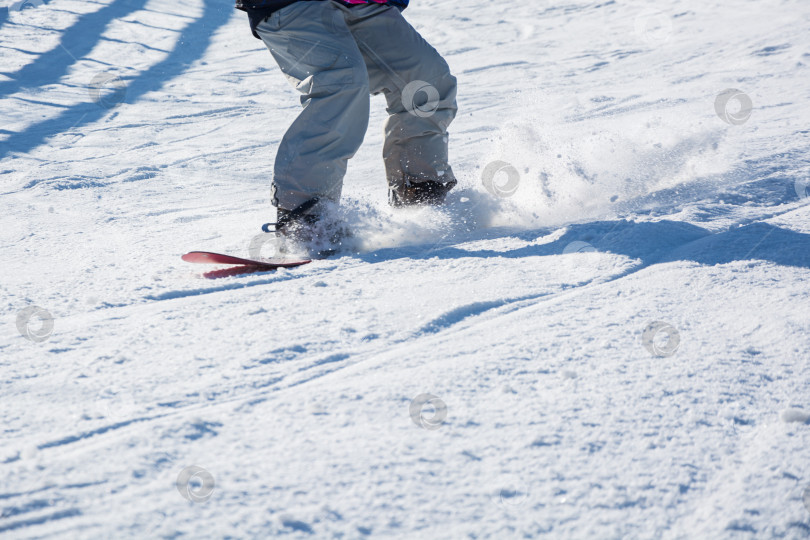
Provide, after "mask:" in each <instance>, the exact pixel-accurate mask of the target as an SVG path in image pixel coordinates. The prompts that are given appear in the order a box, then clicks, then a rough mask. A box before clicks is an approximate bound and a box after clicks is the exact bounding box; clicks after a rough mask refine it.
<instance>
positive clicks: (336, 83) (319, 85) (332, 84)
mask: <svg viewBox="0 0 810 540" xmlns="http://www.w3.org/2000/svg"><path fill="white" fill-rule="evenodd" d="M287 53H288V54H289V57H290V59H291V60H292V61H291V62H290V63H289V65H287V66H284V67H283V68H282V71H284V72H285V74H286V75H288V76H289V77H292V78H294V79H296V80H298V81H299V84H298V85H297V88H298V90H299V91H301V92H303V93H305V94H309V93H312V92H313V91H322V90H323V91H334V90H335V89H338V88H341V87H345V86H349V85H352V84H354V66H352V63H351V60H350V59H349V57H348V56H347V55H346V54H344V53H343V52H341V51H339V50H336V49H333V48H331V47H328V46H326V45H324V44H323V43H316V42H312V41H309V40H305V39H300V38H296V37H290V38H289V39H288V41H287Z"/></svg>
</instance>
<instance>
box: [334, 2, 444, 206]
mask: <svg viewBox="0 0 810 540" xmlns="http://www.w3.org/2000/svg"><path fill="white" fill-rule="evenodd" d="M342 9H343V10H344V11H345V12H346V13H347V16H346V21H347V23H348V27H349V30H350V31H351V33H352V36H353V37H354V39H355V41H356V42H357V45H358V46H359V47H360V51H361V52H362V54H363V58H364V59H365V62H366V67H367V69H368V77H369V82H370V89H371V92H372V93H373V94H378V93H383V94H384V95H385V98H386V100H387V103H388V109H387V111H388V114H389V117H388V119H387V121H386V123H385V144H384V147H383V160H384V161H385V169H386V176H387V179H388V185H389V189H391V190H393V191H394V192H396V191H397V190H401V189H402V188H403V186H404V185H405V184H410V183H418V182H423V181H425V180H431V181H435V182H439V183H441V184H445V185H446V184H448V183H452V184H455V178H454V176H453V172H452V169H451V168H450V164H449V162H448V150H447V147H448V136H447V127H448V126H449V125H450V123H451V122H452V121H453V118H454V117H455V115H456V110H457V106H456V78H455V77H454V76H453V75H452V74H451V73H450V68H449V66H448V65H447V62H445V60H444V58H442V56H441V55H440V54H439V53H438V52H437V51H436V50H435V49H434V48H433V47H432V46H430V44H428V43H427V42H426V41H425V40H424V39H423V38H422V36H420V35H419V33H418V32H417V31H416V30H415V29H414V28H413V27H412V26H411V25H410V24H409V23H408V22H407V21H406V20H405V18H404V17H403V16H402V14H401V13H400V12H399V10H398V9H396V8H395V7H391V6H385V5H380V4H368V5H361V6H354V7H352V8H342ZM449 187H452V185H451V186H449ZM441 198H442V199H443V193H442V197H441Z"/></svg>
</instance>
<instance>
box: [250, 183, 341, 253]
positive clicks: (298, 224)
mask: <svg viewBox="0 0 810 540" xmlns="http://www.w3.org/2000/svg"><path fill="white" fill-rule="evenodd" d="M318 201H319V199H318V198H317V197H316V198H313V199H310V200H308V201H307V202H305V203H304V204H302V205H300V206H298V207H297V208H294V209H293V210H287V209H285V208H281V207H278V208H277V217H276V222H275V223H265V224H264V225H263V226H262V230H263V231H264V232H266V233H273V232H275V233H278V234H279V235H280V236H281V237H282V238H283V239H284V241H285V242H284V246H283V247H282V250H283V251H286V252H290V251H294V250H296V249H297V250H302V251H305V252H306V254H307V255H308V256H310V257H313V258H316V259H322V258H325V257H329V256H330V255H334V254H335V253H337V251H338V248H339V247H340V245H341V243H342V240H343V239H344V238H345V237H346V236H347V232H346V231H345V230H344V228H341V227H337V226H336V224H334V223H327V222H326V221H325V220H323V219H322V218H321V215H320V214H318V213H308V212H309V211H311V210H312V208H313V207H314V206H315V205H317V204H318Z"/></svg>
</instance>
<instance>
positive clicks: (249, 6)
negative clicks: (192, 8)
mask: <svg viewBox="0 0 810 540" xmlns="http://www.w3.org/2000/svg"><path fill="white" fill-rule="evenodd" d="M307 1H311V0H236V9H241V10H242V11H246V12H247V14H248V19H249V20H250V30H251V31H252V32H253V35H254V36H256V37H257V38H258V37H259V36H258V35H257V34H256V26H258V24H259V23H260V22H262V21H263V20H264V19H265V18H266V17H269V16H270V14H271V13H273V12H274V11H278V10H279V9H281V8H283V7H287V6H289V5H290V4H294V3H295V2H307ZM337 1H338V2H340V1H341V0H337ZM342 3H344V4H347V5H348V4H349V2H342ZM368 3H371V2H368ZM387 3H388V4H391V5H392V6H396V7H398V8H399V9H405V8H406V7H407V6H408V0H388V2H387Z"/></svg>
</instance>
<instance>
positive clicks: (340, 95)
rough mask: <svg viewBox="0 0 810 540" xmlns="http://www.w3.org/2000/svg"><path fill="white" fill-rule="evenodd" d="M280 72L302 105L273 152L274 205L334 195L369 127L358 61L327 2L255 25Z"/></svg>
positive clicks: (303, 5)
mask: <svg viewBox="0 0 810 540" xmlns="http://www.w3.org/2000/svg"><path fill="white" fill-rule="evenodd" d="M256 32H257V33H258V34H259V36H260V37H261V38H262V41H264V43H265V45H266V46H267V48H268V49H269V50H270V53H271V54H272V55H273V57H274V58H275V60H276V62H277V63H278V65H279V67H280V68H281V71H282V72H283V73H284V74H285V75H286V76H287V78H288V79H289V80H290V82H291V83H292V84H293V85H294V86H295V88H296V89H297V90H298V91H299V92H301V94H302V96H301V104H302V105H303V107H304V110H303V111H301V113H300V114H299V116H298V118H296V120H295V121H294V122H293V124H292V125H291V126H290V128H289V129H288V130H287V132H286V134H285V135H284V137H283V139H282V140H281V144H280V145H279V148H278V153H277V155H276V162H275V171H274V177H273V204H274V205H275V206H278V207H279V208H283V209H287V210H293V209H295V208H297V207H298V206H300V205H301V204H303V203H305V202H306V201H308V200H310V199H312V198H314V197H318V198H319V199H321V200H332V201H335V202H337V201H338V200H339V199H340V192H341V188H342V185H343V176H344V175H345V173H346V164H347V161H348V160H349V158H351V157H352V156H353V155H354V154H355V152H356V151H357V149H358V148H359V147H360V144H361V143H362V142H363V137H364V136H365V133H366V128H367V127H368V116H369V82H368V74H367V72H366V66H365V61H364V59H363V56H362V54H361V52H360V50H359V48H358V46H357V44H356V43H355V40H354V38H353V37H352V35H351V34H350V33H349V31H348V30H347V28H346V23H345V22H344V19H343V11H342V10H341V9H340V8H339V7H338V5H337V4H334V3H332V2H328V1H325V2H296V3H295V4H292V5H290V6H287V7H285V8H283V9H281V10H279V11H276V12H274V13H273V14H272V15H271V16H270V17H268V18H267V19H265V20H264V21H262V22H261V23H260V24H259V25H258V26H257V28H256Z"/></svg>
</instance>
